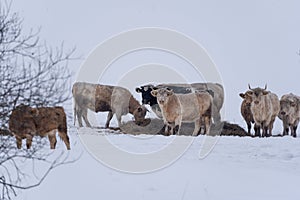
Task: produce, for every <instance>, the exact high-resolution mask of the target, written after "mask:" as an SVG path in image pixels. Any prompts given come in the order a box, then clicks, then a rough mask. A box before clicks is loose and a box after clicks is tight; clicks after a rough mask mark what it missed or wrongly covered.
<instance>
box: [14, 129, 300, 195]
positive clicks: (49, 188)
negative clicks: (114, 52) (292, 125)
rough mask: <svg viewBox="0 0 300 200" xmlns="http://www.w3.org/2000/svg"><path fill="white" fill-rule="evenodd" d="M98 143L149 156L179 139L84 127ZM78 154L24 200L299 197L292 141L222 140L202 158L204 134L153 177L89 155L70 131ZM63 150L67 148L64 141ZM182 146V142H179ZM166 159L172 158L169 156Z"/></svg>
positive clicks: (299, 153) (297, 146) (299, 147)
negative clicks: (122, 170) (129, 170)
mask: <svg viewBox="0 0 300 200" xmlns="http://www.w3.org/2000/svg"><path fill="white" fill-rule="evenodd" d="M85 131H86V132H85V133H86V134H85V137H93V139H94V141H95V143H97V141H101V140H102V139H103V138H104V137H105V138H107V139H108V140H109V141H110V142H111V144H113V145H114V146H116V147H118V148H120V149H122V150H123V151H127V152H131V153H137V154H141V153H145V154H147V153H151V152H153V151H157V150H158V149H163V148H166V147H167V146H168V145H170V144H172V142H173V141H174V139H175V138H176V137H180V138H181V139H182V140H184V139H186V138H189V137H187V136H170V137H165V136H146V135H141V136H131V135H124V134H118V133H112V132H111V131H109V132H107V131H103V130H102V131H98V134H95V130H89V131H90V133H91V134H88V132H89V131H88V129H85ZM71 132H72V133H71V138H72V143H73V144H74V143H75V145H76V146H75V147H74V148H76V150H73V151H72V150H71V152H72V156H75V154H79V153H80V152H82V153H83V155H82V157H81V158H80V159H79V160H78V161H77V162H76V163H74V164H70V165H65V166H62V167H59V168H57V169H55V170H54V171H52V172H51V173H50V175H49V176H48V177H47V179H46V181H45V182H44V183H43V184H42V185H41V186H39V187H37V188H34V189H31V190H27V191H24V192H23V193H22V194H21V195H20V196H19V198H20V199H28V200H30V199H43V200H46V199H49V200H50V199H74V200H75V199H76V200H77V199H149V200H153V199H164V200H176V199H180V200H182V199H188V200H196V199H208V200H212V199H213V200H223V199H231V200H235V199H236V200H240V199H244V200H248V199H249V200H253V199H256V200H258V199H263V200H265V199H272V200H277V199H278V200H279V199H289V200H293V199H295V200H298V199H299V197H300V188H299V179H300V139H299V137H298V138H292V137H283V138H281V137H274V138H249V137H243V138H242V137H218V138H216V139H217V144H216V145H215V146H214V148H213V149H212V151H211V152H210V153H209V154H208V156H207V157H205V158H204V159H199V151H200V149H201V145H202V142H203V140H204V139H205V136H198V137H197V138H195V140H194V141H193V143H192V144H191V146H189V147H188V149H187V150H186V152H184V153H183V155H182V156H181V157H180V158H179V159H178V160H176V161H175V162H174V163H172V164H170V165H169V166H165V167H164V168H162V169H158V170H156V171H154V172H149V173H140V174H134V173H125V172H120V171H118V170H114V169H112V168H110V167H107V166H106V165H104V164H102V163H101V162H99V161H97V160H96V159H95V158H94V156H93V154H89V153H87V151H86V149H85V147H83V145H82V144H81V143H80V142H79V141H78V140H79V139H78V136H77V135H76V132H77V131H76V129H75V128H72V129H71ZM58 145H59V147H64V146H63V145H64V144H63V143H62V141H60V142H59V143H58ZM177 145H179V146H178V147H179V148H180V142H179V143H178V144H177ZM165 159H168V157H165Z"/></svg>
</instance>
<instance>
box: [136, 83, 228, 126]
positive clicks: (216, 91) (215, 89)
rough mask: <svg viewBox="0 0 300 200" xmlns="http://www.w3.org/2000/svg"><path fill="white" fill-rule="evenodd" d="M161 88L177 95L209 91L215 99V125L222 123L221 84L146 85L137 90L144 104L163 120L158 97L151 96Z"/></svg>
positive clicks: (213, 107) (213, 111)
mask: <svg viewBox="0 0 300 200" xmlns="http://www.w3.org/2000/svg"><path fill="white" fill-rule="evenodd" d="M159 88H170V89H172V90H173V92H174V93H176V94H188V93H192V92H194V91H207V92H209V93H210V94H211V95H212V97H213V105H212V117H213V120H214V123H219V122H220V121H221V114H220V110H221V108H222V106H223V102H224V89H223V86H222V85H221V84H218V83H192V84H184V83H168V84H159V85H156V86H154V85H144V86H140V87H138V88H136V92H138V93H141V94H142V102H143V104H149V105H150V106H151V109H152V110H153V112H154V113H155V114H156V115H157V116H158V117H159V118H162V115H161V110H160V109H159V106H158V104H157V99H156V97H153V96H152V95H151V91H152V90H155V89H159Z"/></svg>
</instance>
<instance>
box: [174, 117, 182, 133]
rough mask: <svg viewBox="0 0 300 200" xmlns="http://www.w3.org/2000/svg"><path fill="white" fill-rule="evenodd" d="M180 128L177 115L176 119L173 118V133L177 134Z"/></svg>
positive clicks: (179, 120) (179, 119) (179, 118)
mask: <svg viewBox="0 0 300 200" xmlns="http://www.w3.org/2000/svg"><path fill="white" fill-rule="evenodd" d="M180 128H181V117H177V119H175V125H174V133H173V134H174V135H175V134H177V135H179V131H180Z"/></svg>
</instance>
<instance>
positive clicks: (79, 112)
mask: <svg viewBox="0 0 300 200" xmlns="http://www.w3.org/2000/svg"><path fill="white" fill-rule="evenodd" d="M76 115H77V120H78V124H79V127H83V125H82V110H81V108H79V107H78V109H77V111H76ZM74 125H75V121H74Z"/></svg>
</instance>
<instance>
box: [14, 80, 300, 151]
mask: <svg viewBox="0 0 300 200" xmlns="http://www.w3.org/2000/svg"><path fill="white" fill-rule="evenodd" d="M248 87H249V90H248V91H246V92H245V93H240V96H241V97H242V98H243V102H242V104H241V114H242V116H243V118H244V119H245V121H246V123H247V127H248V133H249V134H250V133H251V126H252V124H254V131H255V136H258V137H261V136H262V137H269V136H272V129H273V124H274V121H275V119H276V117H277V116H278V117H279V118H280V119H281V120H282V122H283V135H288V133H289V129H290V130H291V135H292V136H293V137H296V130H297V126H298V123H299V120H300V97H298V96H296V95H294V94H292V93H290V94H286V95H283V96H282V97H281V99H280V100H279V98H278V97H277V95H276V94H274V93H272V92H270V91H267V87H266V86H265V88H251V87H250V85H249V86H248ZM136 92H137V93H141V96H142V104H140V103H139V102H138V101H137V100H136V99H135V98H134V97H133V95H132V94H131V93H130V92H129V91H128V90H127V89H125V88H123V87H119V86H109V85H101V84H91V83H85V82H76V83H75V84H74V85H73V88H72V94H73V99H74V125H75V121H76V120H78V124H79V126H80V127H82V126H83V121H82V119H83V120H84V122H85V124H86V126H88V127H91V124H90V122H89V121H88V118H87V113H88V110H91V111H93V112H96V113H97V112H108V115H107V120H106V123H105V128H108V127H109V124H110V121H111V119H112V117H113V115H116V118H117V121H118V125H119V127H120V126H121V124H122V122H121V117H122V116H123V115H126V114H128V113H130V114H132V115H133V116H134V121H135V123H136V124H137V125H143V124H144V123H145V121H146V119H145V116H146V114H147V112H148V110H147V108H146V107H145V106H144V104H148V105H150V107H151V110H152V111H153V112H154V113H155V114H156V116H157V117H158V118H160V119H162V120H163V122H164V133H165V134H166V135H170V134H176V133H178V132H179V131H180V128H181V124H182V122H193V123H194V131H193V133H192V135H193V136H196V135H199V134H201V133H203V134H209V132H210V127H211V124H212V123H215V124H218V123H220V122H221V115H220V110H221V108H222V106H223V103H224V89H223V86H222V85H220V84H218V83H193V84H160V85H156V86H154V85H144V86H141V87H138V88H136ZM66 121H67V120H66V114H65V112H64V109H63V108H62V107H43V108H31V107H29V106H26V105H23V104H21V105H19V106H17V107H16V108H15V109H14V110H13V111H12V113H11V116H10V119H9V129H10V131H11V132H12V134H13V135H14V136H15V137H16V141H17V147H18V148H21V146H22V139H26V146H27V148H30V147H31V143H32V138H33V137H34V136H35V135H39V136H42V137H44V136H48V138H49V141H50V147H51V149H54V148H55V145H56V131H57V132H58V134H59V136H60V137H61V138H62V140H63V141H64V143H65V144H66V147H67V149H70V142H69V137H68V135H67V122H66ZM261 132H262V134H261Z"/></svg>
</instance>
